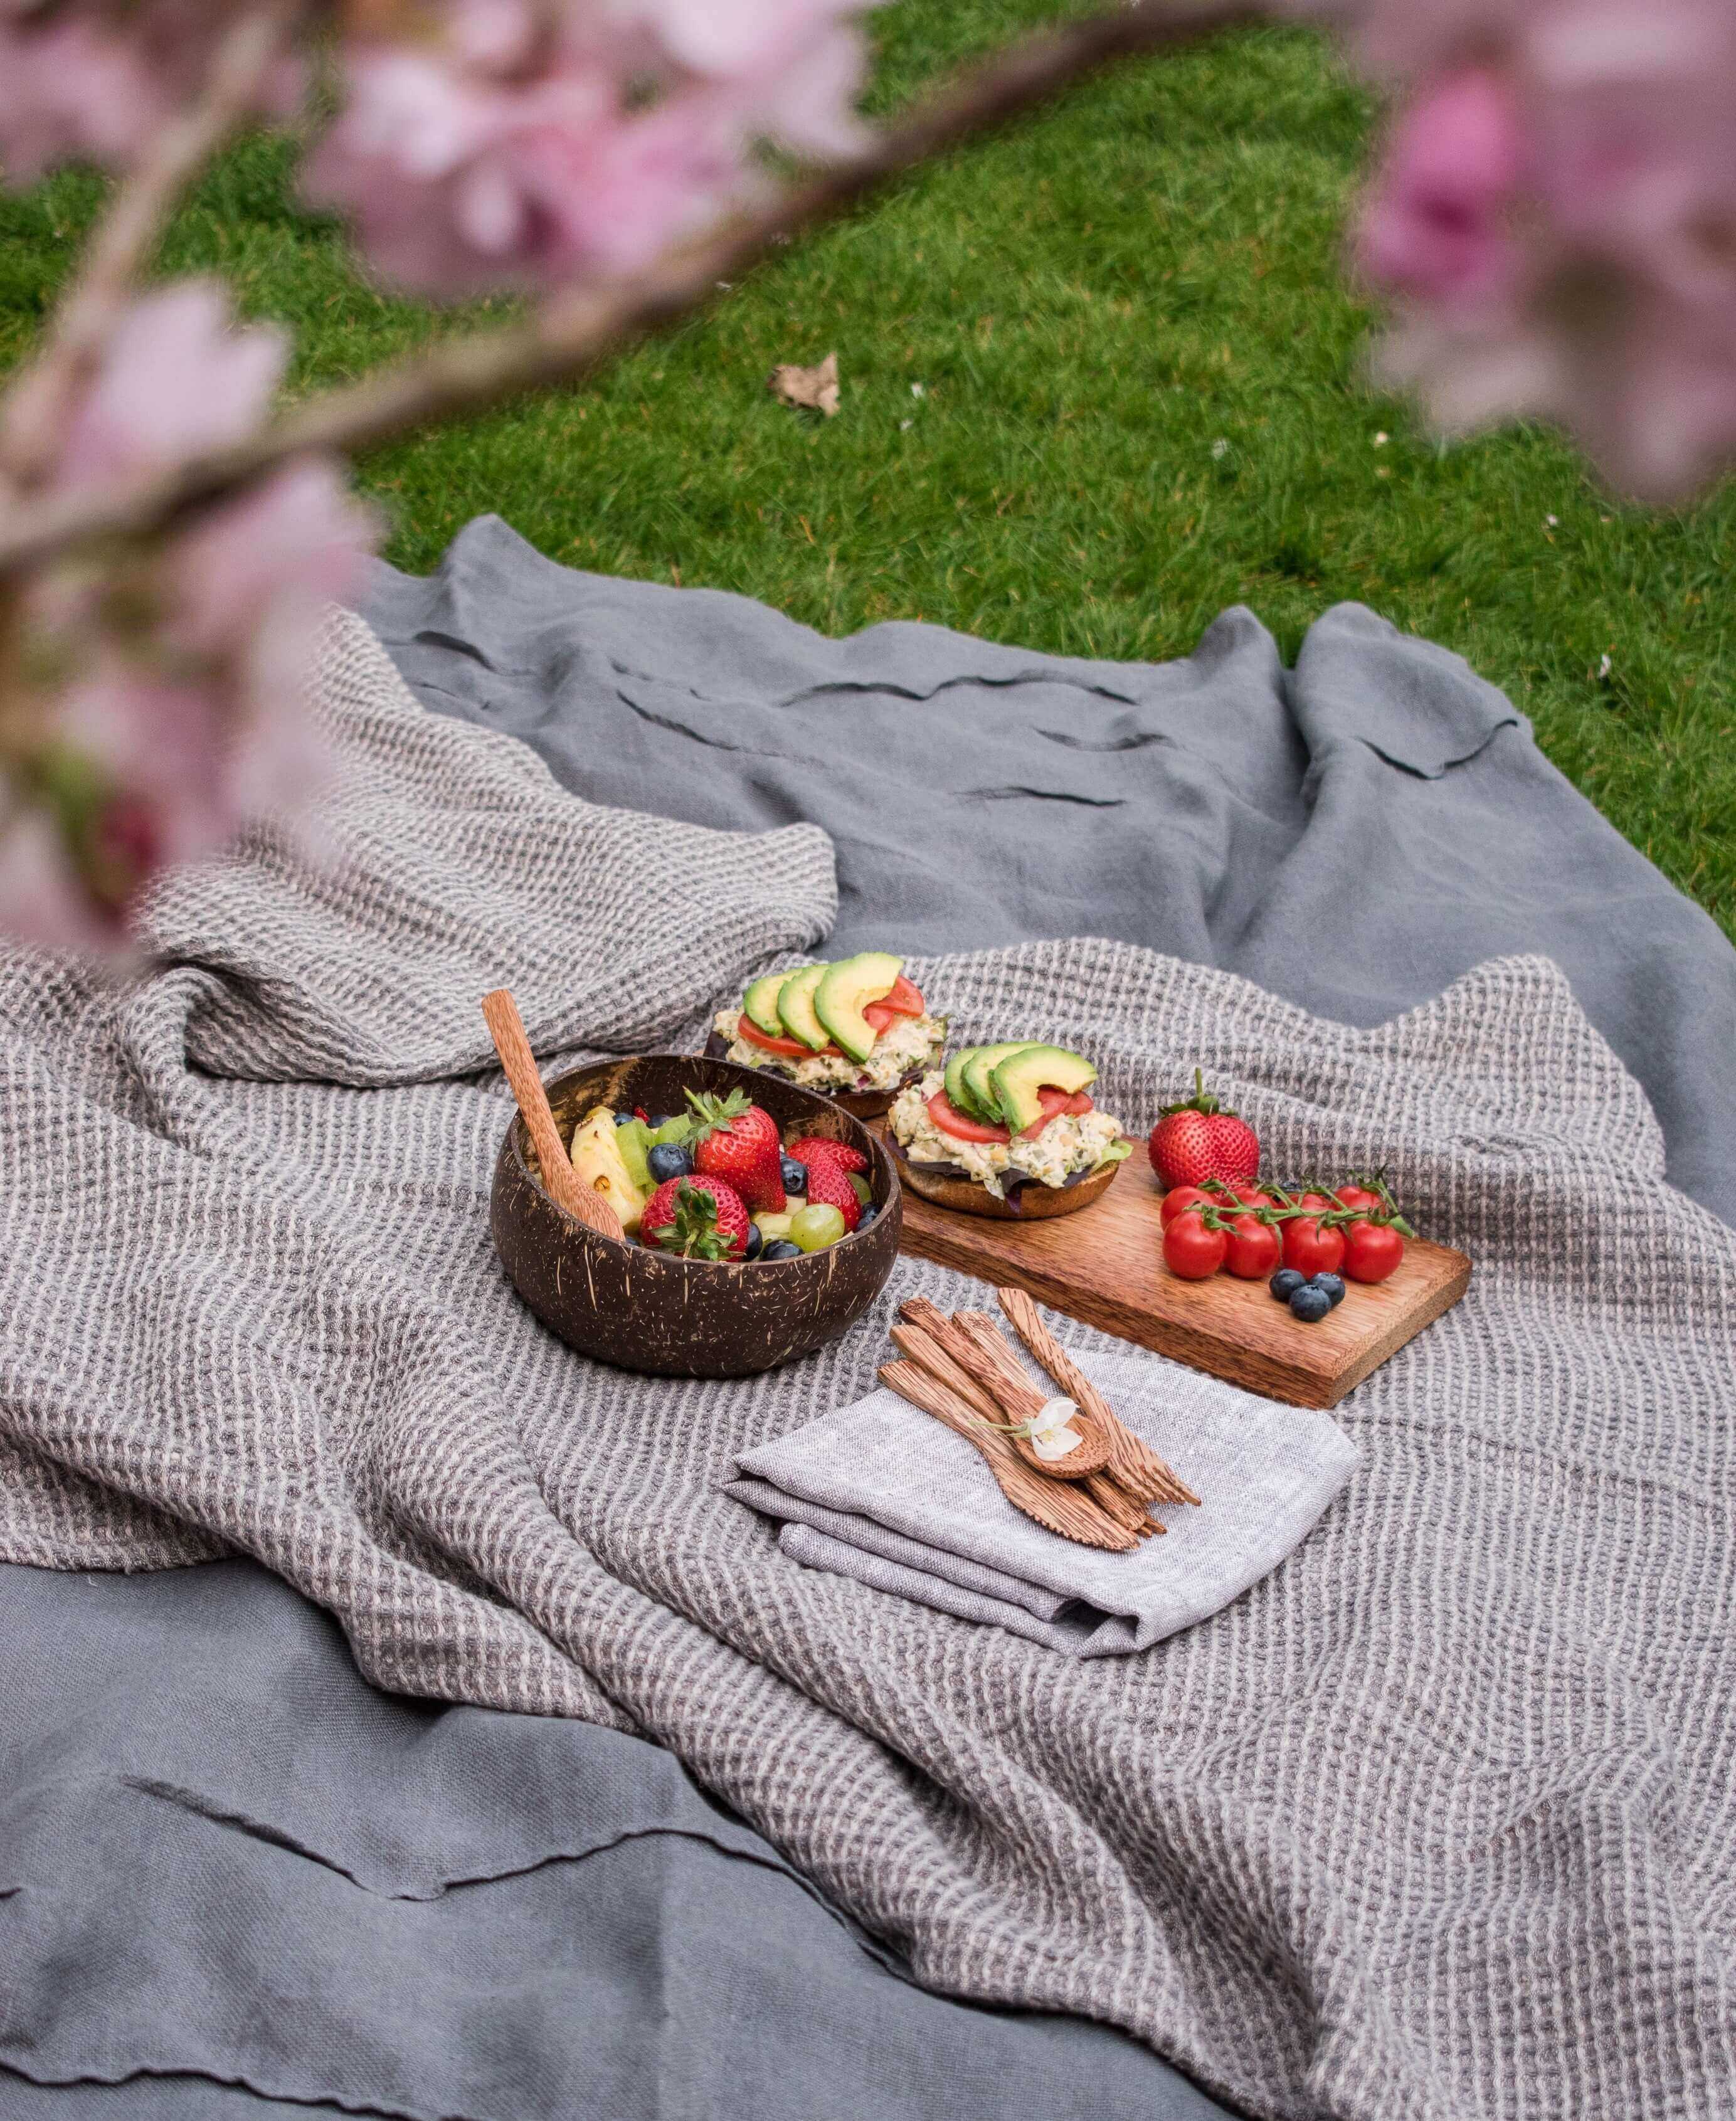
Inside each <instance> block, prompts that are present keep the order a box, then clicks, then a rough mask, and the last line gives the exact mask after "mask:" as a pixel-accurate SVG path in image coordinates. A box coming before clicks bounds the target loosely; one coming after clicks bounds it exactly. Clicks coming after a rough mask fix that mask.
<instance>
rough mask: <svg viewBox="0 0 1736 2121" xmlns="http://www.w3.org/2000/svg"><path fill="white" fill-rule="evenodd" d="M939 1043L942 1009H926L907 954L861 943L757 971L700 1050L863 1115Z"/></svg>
mask: <svg viewBox="0 0 1736 2121" xmlns="http://www.w3.org/2000/svg"><path fill="white" fill-rule="evenodd" d="M945 1043H946V1022H945V1018H944V1017H938V1016H931V1014H929V1012H928V1008H927V1005H926V1003H925V1002H924V1001H923V1000H922V995H921V993H920V991H918V990H917V988H916V987H914V986H912V984H911V982H910V981H908V980H907V979H906V978H905V977H904V961H903V958H895V957H894V956H893V955H892V954H891V953H890V952H889V951H885V950H864V951H861V952H860V953H858V954H857V955H856V957H853V958H842V959H840V960H839V961H838V963H836V964H819V965H801V966H798V967H796V969H795V970H793V971H786V972H768V973H767V974H766V975H765V976H764V977H763V978H761V979H757V980H755V981H754V983H753V985H752V986H750V987H749V989H748V991H747V992H746V993H745V994H744V995H743V996H742V998H741V1001H740V1005H739V1006H738V1007H736V1008H735V1009H721V1010H719V1012H718V1014H717V1015H716V1017H715V1018H714V1019H713V1020H712V1032H711V1036H710V1037H709V1038H708V1039H707V1042H706V1049H705V1050H706V1051H707V1053H708V1054H709V1055H711V1056H712V1058H713V1059H714V1060H719V1061H734V1062H735V1065H737V1066H738V1067H742V1068H754V1069H758V1070H763V1072H765V1073H766V1074H772V1075H776V1076H778V1077H781V1078H782V1080H784V1081H785V1082H787V1083H794V1084H796V1086H797V1087H798V1088H800V1089H804V1090H814V1091H817V1092H818V1093H820V1094H821V1095H822V1096H824V1097H829V1098H831V1099H832V1100H833V1102H834V1103H836V1104H839V1105H842V1107H843V1108H844V1110H845V1111H846V1112H853V1113H854V1114H855V1115H856V1117H857V1118H859V1119H866V1118H869V1117H871V1116H874V1115H875V1114H878V1113H880V1112H884V1111H885V1110H886V1109H887V1107H889V1105H890V1104H891V1102H892V1100H893V1098H894V1097H895V1096H896V1095H897V1094H898V1091H899V1090H900V1089H901V1088H903V1086H904V1085H905V1084H909V1083H913V1082H915V1081H917V1079H919V1078H920V1077H921V1076H922V1074H924V1073H925V1072H926V1070H928V1069H930V1068H931V1067H932V1066H934V1065H935V1064H936V1062H937V1061H939V1059H940V1054H941V1051H942V1050H943V1048H944V1047H945Z"/></svg>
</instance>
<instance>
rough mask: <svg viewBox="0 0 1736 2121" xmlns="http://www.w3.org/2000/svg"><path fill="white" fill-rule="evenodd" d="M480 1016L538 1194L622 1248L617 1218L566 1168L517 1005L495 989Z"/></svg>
mask: <svg viewBox="0 0 1736 2121" xmlns="http://www.w3.org/2000/svg"><path fill="white" fill-rule="evenodd" d="M483 1017H484V1018H485V1019H486V1020H487V1022H488V1035H489V1037H491V1038H492V1040H493V1041H494V1050H495V1051H496V1052H497V1053H498V1054H499V1056H500V1057H501V1065H502V1068H504V1069H505V1070H506V1080H507V1081H508V1082H509V1083H510V1084H511V1085H512V1094H513V1096H514V1097H515V1098H516V1099H517V1101H518V1108H519V1112H520V1114H521V1116H523V1119H524V1122H525V1131H526V1133H528V1134H529V1135H530V1140H531V1145H532V1146H533V1148H534V1149H535V1150H536V1160H537V1162H538V1163H539V1165H540V1166H541V1167H542V1173H543V1190H544V1192H545V1193H547V1194H548V1197H549V1199H550V1200H553V1203H554V1204H555V1205H556V1207H558V1208H564V1209H565V1210H566V1211H567V1214H569V1215H576V1217H577V1218H578V1219H579V1221H580V1222H581V1223H588V1224H590V1227H591V1228H592V1229H594V1230H595V1232H596V1233H597V1234H598V1235H599V1236H600V1237H604V1238H614V1239H615V1240H616V1242H618V1243H624V1242H626V1238H627V1233H626V1231H625V1230H623V1228H622V1227H621V1218H620V1217H619V1216H618V1214H616V1213H615V1211H614V1209H613V1208H611V1207H610V1206H609V1203H608V1202H607V1201H606V1200H604V1198H603V1196H602V1195H601V1194H600V1193H599V1192H598V1191H596V1190H595V1187H594V1186H587V1185H586V1183H585V1182H584V1180H583V1179H582V1178H581V1177H580V1176H579V1174H578V1172H576V1171H575V1170H574V1169H573V1168H572V1158H571V1157H570V1156H568V1155H567V1150H566V1147H565V1144H563V1143H562V1140H561V1130H560V1129H559V1128H558V1126H556V1125H555V1123H554V1114H553V1112H552V1111H551V1110H550V1109H549V1105H548V1092H547V1091H546V1090H545V1089H544V1088H543V1079H542V1076H541V1074H539V1072H538V1070H537V1065H536V1056H535V1055H534V1053H533V1052H532V1051H531V1050H530V1039H529V1038H528V1037H526V1035H525V1020H524V1019H523V1018H522V1017H521V1016H520V1014H519V1013H518V1004H517V1003H516V1001H515V1000H513V999H512V995H511V991H510V990H509V989H507V988H506V987H497V988H496V989H495V990H494V991H493V993H492V994H487V995H483Z"/></svg>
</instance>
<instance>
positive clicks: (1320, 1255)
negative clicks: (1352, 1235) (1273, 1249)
mask: <svg viewBox="0 0 1736 2121" xmlns="http://www.w3.org/2000/svg"><path fill="white" fill-rule="evenodd" d="M1284 1264H1285V1266H1293V1267H1294V1268H1295V1270H1296V1272H1297V1273H1298V1274H1304V1275H1316V1274H1336V1273H1337V1271H1338V1270H1339V1268H1340V1267H1341V1266H1342V1265H1343V1264H1344V1233H1343V1232H1342V1230H1340V1229H1337V1228H1325V1229H1323V1228H1321V1226H1320V1224H1319V1222H1318V1219H1316V1218H1315V1217H1314V1216H1313V1215H1298V1216H1297V1217H1296V1219H1295V1221H1294V1222H1290V1223H1286V1224H1285V1225H1284Z"/></svg>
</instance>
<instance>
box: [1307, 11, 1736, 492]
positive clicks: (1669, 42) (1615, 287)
mask: <svg viewBox="0 0 1736 2121" xmlns="http://www.w3.org/2000/svg"><path fill="white" fill-rule="evenodd" d="M1303 4H1304V5H1305V4H1306V0H1303ZM1308 12H1328V13H1329V14H1331V15H1332V16H1335V17H1336V18H1337V20H1338V21H1339V22H1340V23H1341V25H1342V26H1343V28H1344V30H1345V32H1346V36H1347V37H1348V39H1349V40H1350V42H1351V46H1352V48H1353V49H1354V50H1355V51H1356V53H1357V54H1359V56H1360V57H1361V58H1363V59H1364V61H1365V63H1367V64H1368V65H1369V67H1370V69H1371V70H1372V71H1374V72H1376V73H1378V74H1379V75H1380V76H1382V77H1384V78H1386V79H1388V80H1389V81H1391V82H1393V85H1394V87H1395V90H1396V92H1397V94H1398V97H1399V99H1400V109H1399V113H1398V116H1397V118H1396V119H1395V121H1394V123H1393V126H1392V128H1391V131H1390V133H1389V135H1388V142H1387V144H1386V147H1385V150H1384V154H1383V155H1382V156H1381V158H1380V160H1379V164H1378V165H1377V168H1376V171H1375V174H1374V179H1373V181H1372V184H1371V186H1370V195H1369V198H1368V200H1367V202H1366V204H1365V209H1364V212H1363V216H1362V219H1361V223H1360V235H1359V240H1358V244H1357V253H1358V257H1359V260H1360V263H1361V265H1362V267H1363V269H1364V271H1365V273H1366V274H1367V276H1368V277H1369V278H1370V280H1371V281H1373V282H1374V283H1375V285H1376V286H1377V287H1380V288H1381V289H1383V290H1384V291H1386V292H1387V293H1388V294H1389V295H1390V296H1393V300H1394V304H1395V312H1396V314H1395V319H1394V327H1393V330H1392V332H1391V333H1389V335H1388V338H1387V339H1386V341H1385V343H1384V346H1383V347H1382V349H1381V352H1380V356H1379V371H1380V373H1381V375H1383V376H1384V378H1385V379H1386V380H1388V381H1392V382H1396V383H1402V384H1405V385H1409V386H1411V387H1414V388H1416V389H1418V390H1420V391H1421V394H1422V395H1423V397H1424V399H1425V402H1426V405H1427V407H1428V408H1429V410H1430V413H1431V414H1432V415H1433V416H1434V417H1435V419H1436V420H1437V421H1438V422H1440V424H1442V425H1443V426H1445V427H1468V426H1474V425H1477V424H1481V423H1483V422H1488V421H1491V420H1496V419H1501V418H1510V417H1519V416H1531V417H1539V418H1545V419H1550V420H1553V421H1555V422H1558V423H1559V424H1561V425H1562V426H1563V427H1566V428H1568V429H1569V430H1570V431H1571V432H1572V433H1573V434H1574V435H1575V436H1576V437H1577V438H1578V439H1579V440H1580V442H1581V443H1582V444H1583V445H1584V447H1585V448H1586V449H1587V450H1588V451H1589V454H1591V455H1592V456H1593V457H1594V459H1595V460H1596V461H1597V463H1598V465H1599V466H1600V468H1602V469H1603V471H1604V473H1606V474H1607V475H1608V477H1609V478H1612V480H1614V481H1615V482H1617V484H1618V485H1621V486H1622V487H1626V488H1627V489H1628V490H1629V491H1630V492H1633V493H1635V494H1637V495H1639V496H1641V497H1643V498H1645V499H1649V500H1654V501H1674V500H1678V499H1681V498H1682V497H1684V496H1687V494H1689V493H1691V492H1692V491H1693V490H1694V489H1695V487H1697V486H1700V485H1701V484H1703V483H1705V482H1706V481H1707V480H1708V479H1710V478H1713V477H1715V475H1716V474H1717V473H1720V471H1722V470H1724V469H1725V468H1728V467H1729V464H1731V463H1732V461H1733V460H1736V9H1733V8H1732V7H1730V5H1729V0H1650V4H1648V5H1647V6H1645V7H1636V6H1634V5H1633V4H1631V0H1437V4H1434V5H1431V6H1429V7H1417V6H1415V5H1412V4H1410V0H1342V4H1337V5H1328V7H1326V8H1325V9H1324V10H1322V9H1320V8H1318V7H1309V10H1308Z"/></svg>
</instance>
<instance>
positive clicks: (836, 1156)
mask: <svg viewBox="0 0 1736 2121" xmlns="http://www.w3.org/2000/svg"><path fill="white" fill-rule="evenodd" d="M784 1154H785V1155H786V1156H793V1157H794V1158H796V1162H797V1163H813V1161H814V1158H815V1157H816V1156H826V1157H829V1158H831V1159H832V1161H833V1163H835V1164H836V1165H837V1166H838V1169H839V1170H840V1171H846V1172H847V1171H866V1169H867V1168H868V1159H867V1158H866V1156H864V1155H863V1154H862V1152H861V1149H852V1147H851V1146H850V1144H849V1143H848V1142H847V1141H833V1140H831V1139H830V1137H829V1136H828V1135H823V1134H805V1135H798V1136H797V1137H796V1140H794V1141H792V1142H791V1144H790V1146H789V1147H788V1148H787V1149H786V1150H785V1151H784Z"/></svg>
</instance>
